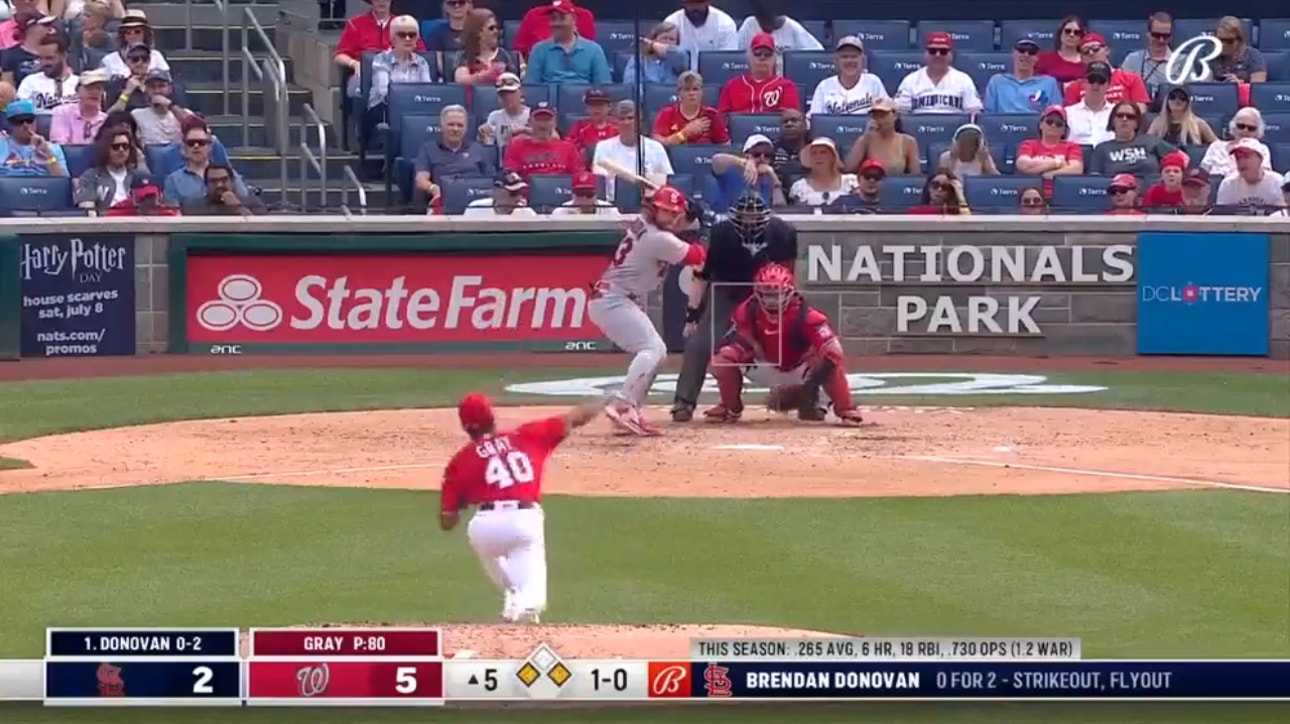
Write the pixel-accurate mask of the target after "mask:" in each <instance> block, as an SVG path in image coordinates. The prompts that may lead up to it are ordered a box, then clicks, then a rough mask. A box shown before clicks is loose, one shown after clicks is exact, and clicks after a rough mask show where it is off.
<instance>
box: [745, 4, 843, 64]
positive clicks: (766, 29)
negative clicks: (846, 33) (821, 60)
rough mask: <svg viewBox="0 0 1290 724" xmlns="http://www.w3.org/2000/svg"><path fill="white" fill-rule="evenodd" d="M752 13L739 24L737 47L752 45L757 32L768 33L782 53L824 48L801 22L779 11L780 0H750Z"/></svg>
mask: <svg viewBox="0 0 1290 724" xmlns="http://www.w3.org/2000/svg"><path fill="white" fill-rule="evenodd" d="M749 4H750V5H751V10H752V15H749V16H748V17H746V18H744V22H743V24H742V25H740V26H739V48H740V49H741V50H743V49H746V48H751V47H752V39H753V38H754V37H756V36H757V34H758V33H770V34H771V35H772V36H774V38H775V48H776V49H777V50H778V51H779V52H780V53H781V54H782V53H783V52H784V51H787V50H824V45H823V44H822V43H820V40H819V38H816V37H815V36H814V35H811V33H810V31H809V30H807V29H806V28H804V27H802V24H801V23H799V22H797V21H796V20H794V19H792V18H790V17H788V16H787V15H784V14H783V13H781V12H780V9H781V8H780V0H752V1H751V2H750V3H749Z"/></svg>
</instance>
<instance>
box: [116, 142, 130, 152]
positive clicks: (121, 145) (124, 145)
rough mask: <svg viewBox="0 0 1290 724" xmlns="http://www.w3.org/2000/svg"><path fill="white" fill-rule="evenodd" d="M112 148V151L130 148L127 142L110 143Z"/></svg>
mask: <svg viewBox="0 0 1290 724" xmlns="http://www.w3.org/2000/svg"><path fill="white" fill-rule="evenodd" d="M112 150H113V151H129V150H130V144H128V143H114V144H112Z"/></svg>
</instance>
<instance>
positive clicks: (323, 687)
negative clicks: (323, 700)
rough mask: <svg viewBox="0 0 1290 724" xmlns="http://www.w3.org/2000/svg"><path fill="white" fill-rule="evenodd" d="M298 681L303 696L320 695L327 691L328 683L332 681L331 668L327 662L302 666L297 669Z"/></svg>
mask: <svg viewBox="0 0 1290 724" xmlns="http://www.w3.org/2000/svg"><path fill="white" fill-rule="evenodd" d="M296 682H297V683H299V684H300V695H301V696H303V697H311V696H318V695H319V694H322V693H324V692H326V691H327V685H328V684H330V683H331V669H329V668H327V664H319V665H317V666H302V667H300V668H299V669H297V670H296Z"/></svg>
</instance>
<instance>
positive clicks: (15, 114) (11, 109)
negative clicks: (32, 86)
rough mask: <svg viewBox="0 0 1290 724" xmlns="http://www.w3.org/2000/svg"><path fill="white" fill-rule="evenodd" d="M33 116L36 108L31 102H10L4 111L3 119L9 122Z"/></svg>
mask: <svg viewBox="0 0 1290 724" xmlns="http://www.w3.org/2000/svg"><path fill="white" fill-rule="evenodd" d="M35 115H36V106H35V105H33V104H32V102H31V101H11V102H10V103H9V105H7V106H5V109H4V117H5V118H7V119H10V120H12V119H14V118H24V117H26V116H35Z"/></svg>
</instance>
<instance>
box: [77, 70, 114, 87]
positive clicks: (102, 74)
mask: <svg viewBox="0 0 1290 724" xmlns="http://www.w3.org/2000/svg"><path fill="white" fill-rule="evenodd" d="M106 82H108V74H107V71H106V70H103V69H102V68H94V69H91V70H87V71H85V72H84V73H81V75H80V79H79V80H78V81H77V85H78V86H82V85H99V84H100V83H106Z"/></svg>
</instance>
